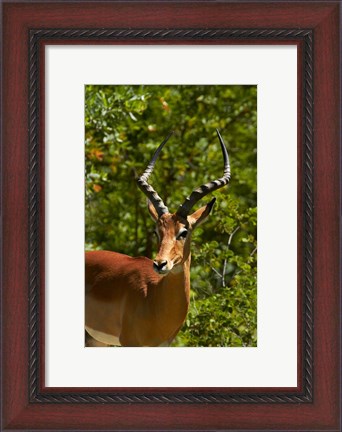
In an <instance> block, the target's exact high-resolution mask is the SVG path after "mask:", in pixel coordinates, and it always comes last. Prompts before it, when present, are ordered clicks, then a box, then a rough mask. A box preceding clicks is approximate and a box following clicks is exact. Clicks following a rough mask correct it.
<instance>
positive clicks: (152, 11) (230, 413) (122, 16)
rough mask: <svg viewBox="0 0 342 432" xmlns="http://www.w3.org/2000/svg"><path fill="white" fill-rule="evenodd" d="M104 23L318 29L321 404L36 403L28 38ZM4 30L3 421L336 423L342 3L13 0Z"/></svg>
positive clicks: (317, 365)
mask: <svg viewBox="0 0 342 432" xmlns="http://www.w3.org/2000/svg"><path fill="white" fill-rule="evenodd" d="M98 27H107V28H128V27H135V28H170V27H172V28H181V27H186V28H190V27H191V28H210V27H211V28H219V27H221V28H279V29H284V28H285V29H286V28H308V29H313V30H314V83H315V84H314V124H315V136H314V144H315V145H314V155H313V157H314V161H313V162H314V163H313V165H314V203H315V207H314V221H315V222H314V223H315V225H314V245H315V248H314V282H315V285H314V290H315V296H314V311H315V313H314V319H315V322H314V324H315V325H314V329H313V332H314V377H313V378H314V379H313V382H314V395H313V402H312V403H300V404H285V403H282V404H271V405H270V404H257V403H254V404H215V405H212V404H210V405H209V404H204V405H203V404H201V405H197V404H191V405H189V404H150V405H143V404H130V405H111V404H106V405H99V404H91V403H86V404H61V403H58V404H57V403H53V402H50V403H48V404H32V403H29V395H28V378H29V377H28V363H29V358H28V355H29V340H28V335H29V331H28V310H29V304H28V281H29V269H28V260H27V256H28V250H29V238H28V222H29V221H28V214H29V213H28V204H29V202H28V199H29V193H28V186H29V182H28V166H29V154H28V148H29V146H28V141H29V135H28V125H29V118H28V105H27V102H28V35H29V30H30V29H32V28H98ZM3 31H4V45H3V59H4V68H3V82H2V92H3V131H2V159H3V181H2V203H3V226H4V229H3V250H2V254H3V270H2V282H3V296H2V306H3V309H2V310H3V314H2V325H3V327H2V332H3V344H2V370H3V382H2V386H3V388H2V394H3V428H4V429H5V430H11V429H22V430H27V429H44V430H49V429H61V430H66V429H78V430H80V429H81V430H90V429H96V430H100V429H107V430H108V429H109V430H117V429H145V430H146V429H148V430H161V429H168V430H170V429H182V430H184V429H189V430H190V429H192V430H193V429H201V430H209V429H225V430H232V429H259V430H267V429H273V430H274V429H279V430H280V429H282V430H283V429H286V430H336V431H337V430H339V423H338V422H339V402H340V400H339V382H340V375H339V353H340V351H339V271H338V269H339V257H340V255H339V225H338V218H339V208H338V203H339V175H340V173H339V147H338V142H339V118H340V116H339V44H338V37H339V36H338V35H339V4H337V3H336V2H315V3H307V2H305V3H288V4H286V3H285V4H279V3H262V4H256V3H249V4H247V3H231V4H227V3H215V4H209V3H206V2H201V3H198V4H191V3H158V4H157V3H145V2H140V3H124V2H108V3H96V4H95V3H93V2H89V3H72V4H70V3H68V4H67V3H50V2H49V3H48V2H46V3H35V4H31V3H14V2H11V3H5V4H4V5H3ZM40 151H43V150H42V149H40ZM40 156H41V157H42V156H43V154H42V153H41V154H40ZM40 169H41V173H42V172H43V170H44V167H43V166H41V167H40ZM41 214H43V213H42V210H41ZM40 246H41V247H42V244H40ZM42 312H43V311H42ZM55 391H56V390H55ZM64 391H65V392H67V389H64ZM93 392H96V390H93ZM101 392H103V390H99V393H101ZM51 394H53V391H52V392H51Z"/></svg>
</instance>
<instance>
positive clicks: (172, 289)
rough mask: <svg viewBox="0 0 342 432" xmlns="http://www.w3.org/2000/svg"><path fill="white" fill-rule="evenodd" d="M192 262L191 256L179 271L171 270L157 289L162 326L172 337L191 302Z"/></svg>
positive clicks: (158, 312) (157, 309) (158, 310)
mask: <svg viewBox="0 0 342 432" xmlns="http://www.w3.org/2000/svg"><path fill="white" fill-rule="evenodd" d="M190 262H191V256H190V255H189V257H188V259H187V260H186V261H185V262H184V263H183V266H182V269H181V270H180V271H178V272H172V271H171V272H170V273H168V274H167V275H166V276H164V277H163V279H162V280H161V283H160V285H159V286H158V287H157V289H156V299H157V302H158V307H157V308H156V311H157V315H158V317H159V321H160V326H161V327H162V328H163V331H165V333H168V332H169V333H170V334H169V335H168V336H167V337H171V336H172V333H173V332H174V331H175V330H176V328H177V327H180V326H181V325H182V324H183V322H184V319H185V317H186V314H187V311H188V307H189V302H190Z"/></svg>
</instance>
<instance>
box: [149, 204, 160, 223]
mask: <svg viewBox="0 0 342 432" xmlns="http://www.w3.org/2000/svg"><path fill="white" fill-rule="evenodd" d="M147 207H148V211H149V212H150V215H151V217H152V219H153V220H154V222H157V220H158V213H157V211H156V209H155V208H154V205H153V204H152V203H151V201H150V200H148V201H147Z"/></svg>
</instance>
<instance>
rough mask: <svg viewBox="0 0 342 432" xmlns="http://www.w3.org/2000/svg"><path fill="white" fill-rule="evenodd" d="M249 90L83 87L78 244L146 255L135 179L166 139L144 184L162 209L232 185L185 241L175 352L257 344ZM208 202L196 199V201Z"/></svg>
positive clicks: (147, 224) (149, 239)
mask: <svg viewBox="0 0 342 432" xmlns="http://www.w3.org/2000/svg"><path fill="white" fill-rule="evenodd" d="M256 102H257V91H256V86H220V85H215V86H204V85H203V86H190V85H186V86H159V85H156V86H152V85H148V86H143V85H141V86H131V85H127V86H92V85H89V86H86V88H85V125H86V131H85V153H86V161H85V168H86V247H87V249H107V250H115V251H117V252H121V253H125V254H127V255H132V256H138V255H145V256H147V257H152V256H153V254H154V253H155V251H156V244H155V240H154V238H153V236H152V233H153V229H154V225H153V222H152V220H151V218H150V216H149V215H148V211H147V208H146V197H145V196H144V195H143V194H142V193H141V192H140V190H139V189H138V188H137V186H136V182H135V179H136V178H137V176H138V175H139V174H141V173H142V172H143V171H144V169H145V167H146V165H147V163H148V162H149V160H150V158H151V155H152V154H153V151H154V150H155V149H156V148H157V146H158V145H159V144H160V142H161V141H162V140H163V139H164V137H165V136H166V135H167V134H168V132H169V131H170V130H174V132H175V134H174V136H173V137H172V138H171V139H170V141H169V142H168V144H167V145H166V146H165V148H164V149H163V151H162V154H161V155H160V158H159V160H158V163H157V164H156V167H155V170H154V172H153V174H152V175H151V183H152V184H153V186H154V187H155V189H156V190H157V191H158V192H159V194H160V195H161V196H162V198H163V200H164V202H165V204H166V205H167V206H168V207H169V209H170V211H175V210H176V209H177V207H178V205H179V204H181V203H182V202H183V201H184V199H185V197H186V196H187V195H189V194H190V193H191V191H192V190H193V189H194V188H196V187H198V186H199V185H200V184H203V183H204V182H206V181H209V180H212V179H213V178H218V177H221V176H222V154H221V150H220V146H219V142H218V139H217V136H216V132H215V129H216V128H219V129H220V132H221V134H222V136H223V138H224V140H225V142H226V144H227V147H228V151H229V156H230V161H231V171H232V179H231V181H230V184H229V186H228V187H225V188H223V189H221V190H219V191H216V192H215V193H214V194H213V195H215V196H216V197H217V202H216V205H215V207H214V210H213V213H212V215H211V216H210V218H209V219H208V221H207V222H206V223H205V224H204V225H203V226H201V227H199V228H197V230H196V231H195V233H194V236H193V240H192V264H191V305H190V311H189V314H188V317H187V321H186V323H185V324H184V326H183V328H182V330H181V332H180V333H179V335H178V337H177V339H176V340H175V342H174V344H173V345H174V346H256V343H257V339H256V316H257V315H256V307H257V294H256V277H257V253H256V250H257V243H256V227H257V208H256V205H257V203H256V191H257V183H256V157H257V154H256ZM210 198H211V197H207V200H206V199H204V200H203V202H202V203H201V204H200V205H203V204H205V203H206V202H207V201H209V200H210Z"/></svg>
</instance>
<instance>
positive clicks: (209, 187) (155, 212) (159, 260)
mask: <svg viewBox="0 0 342 432" xmlns="http://www.w3.org/2000/svg"><path fill="white" fill-rule="evenodd" d="M216 132H217V135H218V138H219V140H220V144H221V149H222V154H223V159H224V173H223V177H221V178H219V179H217V180H213V181H211V182H209V183H206V184H203V185H202V186H200V187H199V188H197V189H195V190H194V191H193V192H192V193H191V194H190V196H188V197H187V198H186V200H185V201H184V203H183V204H181V205H180V206H179V208H178V210H177V211H176V212H175V213H170V212H169V210H168V208H167V207H166V206H165V204H164V203H163V200H162V199H161V198H160V197H159V195H158V194H157V192H156V191H155V190H154V189H153V187H152V186H151V185H150V184H149V183H148V182H147V180H148V178H149V176H150V174H151V173H152V171H153V168H154V165H155V163H156V160H157V158H158V156H159V153H160V152H161V150H162V148H163V147H164V145H165V144H166V142H167V141H168V140H169V138H170V137H171V135H172V134H173V132H171V133H170V134H169V135H168V136H167V137H166V138H165V140H164V141H163V142H162V143H161V144H160V146H159V147H158V149H157V150H156V152H155V153H154V155H153V157H152V160H151V162H150V163H149V164H148V166H147V168H146V170H145V172H144V173H143V174H142V175H141V176H140V177H139V178H138V186H139V187H140V189H141V190H142V191H143V192H144V194H145V195H146V196H147V198H148V200H149V201H148V209H149V212H150V214H151V216H152V218H153V219H154V221H155V222H156V229H155V232H156V234H157V236H158V240H159V249H158V253H157V255H156V257H155V259H154V261H153V268H154V270H155V271H156V272H157V273H159V274H167V273H168V272H170V271H171V270H173V271H174V272H177V271H179V270H181V269H182V266H183V264H184V262H185V261H186V260H187V259H188V257H189V254H190V240H191V234H192V231H193V230H194V228H195V227H196V226H198V225H200V224H201V223H203V222H204V221H205V220H206V218H207V217H208V216H209V214H210V212H211V210H212V208H213V205H214V203H215V198H214V199H212V200H211V201H210V202H209V203H208V204H207V205H205V206H203V207H201V208H200V209H198V210H196V211H195V212H193V213H191V214H190V211H191V209H192V208H193V206H194V205H195V204H196V203H197V202H198V201H199V200H200V199H201V198H203V197H204V196H205V195H207V194H208V193H210V192H213V191H215V190H217V189H219V188H221V187H223V186H225V185H226V184H227V183H228V182H229V179H230V165H229V157H228V152H227V149H226V146H225V144H224V142H223V139H222V137H221V135H220V132H219V131H218V130H216Z"/></svg>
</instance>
